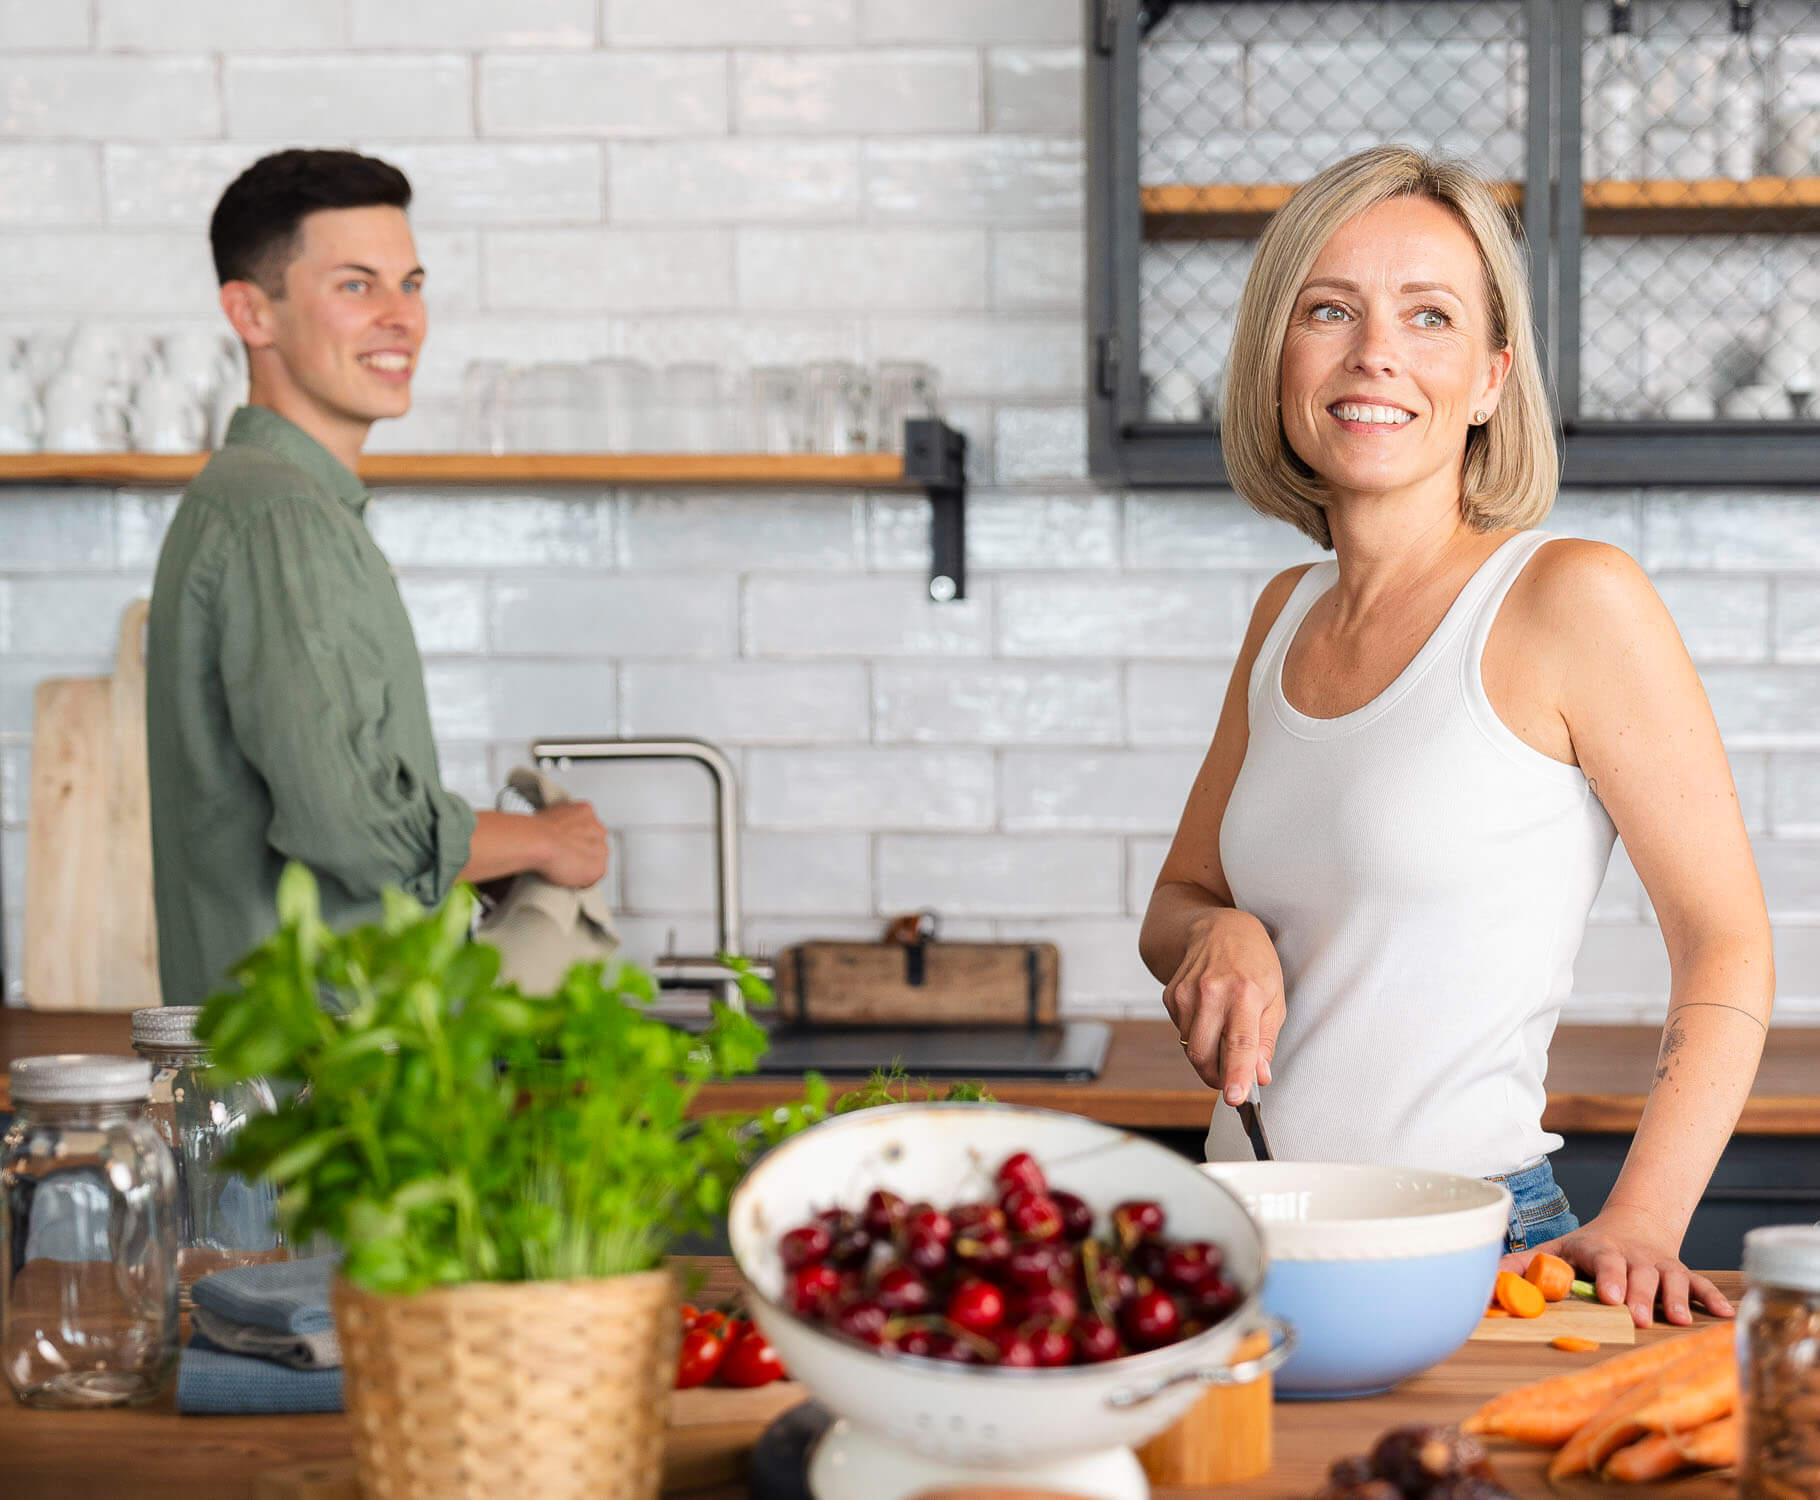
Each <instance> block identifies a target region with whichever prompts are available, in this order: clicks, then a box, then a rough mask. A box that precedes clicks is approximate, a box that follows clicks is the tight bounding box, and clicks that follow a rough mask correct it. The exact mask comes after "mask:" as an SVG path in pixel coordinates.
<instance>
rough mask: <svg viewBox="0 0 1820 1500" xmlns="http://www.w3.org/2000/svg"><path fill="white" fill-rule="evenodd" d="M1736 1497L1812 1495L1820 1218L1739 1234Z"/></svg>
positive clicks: (1816, 1446)
mask: <svg viewBox="0 0 1820 1500" xmlns="http://www.w3.org/2000/svg"><path fill="white" fill-rule="evenodd" d="M1744 1277H1745V1281H1746V1282H1747V1284H1748V1285H1747V1288H1746V1291H1745V1295H1744V1303H1743V1306H1741V1307H1740V1308H1739V1309H1738V1362H1739V1376H1740V1380H1741V1387H1742V1389H1741V1396H1740V1399H1741V1401H1742V1404H1743V1408H1744V1452H1743V1459H1744V1463H1743V1475H1742V1481H1741V1484H1740V1487H1739V1494H1740V1495H1741V1496H1742V1497H1743V1500H1784V1497H1786V1496H1791V1495H1820V1225H1814V1226H1812V1227H1806V1226H1802V1225H1777V1226H1775V1227H1774V1228H1770V1229H1753V1230H1751V1232H1750V1233H1749V1234H1747V1235H1745V1236H1744Z"/></svg>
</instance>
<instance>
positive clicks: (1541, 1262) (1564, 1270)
mask: <svg viewBox="0 0 1820 1500" xmlns="http://www.w3.org/2000/svg"><path fill="white" fill-rule="evenodd" d="M1523 1279H1524V1280H1525V1281H1527V1282H1528V1283H1529V1284H1530V1285H1531V1286H1533V1287H1535V1288H1536V1290H1538V1291H1539V1292H1541V1294H1542V1295H1543V1296H1544V1297H1545V1298H1547V1299H1548V1300H1549V1301H1550V1302H1565V1301H1566V1300H1567V1298H1568V1296H1569V1295H1570V1294H1571V1293H1572V1292H1573V1289H1574V1268H1573V1267H1572V1266H1570V1265H1569V1264H1568V1263H1567V1262H1566V1261H1564V1260H1562V1259H1561V1257H1560V1256H1558V1255H1549V1254H1547V1253H1546V1252H1544V1253H1543V1254H1541V1255H1538V1256H1536V1258H1535V1259H1534V1260H1532V1261H1530V1263H1529V1269H1528V1270H1526V1271H1525V1272H1524V1273H1523Z"/></svg>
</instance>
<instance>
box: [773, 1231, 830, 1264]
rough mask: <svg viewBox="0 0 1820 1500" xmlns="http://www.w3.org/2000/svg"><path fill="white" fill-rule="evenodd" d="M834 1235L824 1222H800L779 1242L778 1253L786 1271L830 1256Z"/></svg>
mask: <svg viewBox="0 0 1820 1500" xmlns="http://www.w3.org/2000/svg"><path fill="white" fill-rule="evenodd" d="M833 1245H834V1236H833V1235H831V1234H830V1233H829V1232H828V1226H827V1225H826V1224H822V1223H819V1222H817V1223H814V1224H799V1225H797V1226H796V1228H794V1229H792V1230H791V1231H789V1233H787V1234H786V1235H784V1237H783V1238H782V1239H780V1240H779V1241H778V1242H777V1253H778V1256H779V1257H780V1258H781V1259H782V1261H783V1263H784V1269H785V1270H786V1271H794V1270H797V1269H798V1268H799V1267H802V1266H812V1265H815V1264H817V1263H818V1262H820V1261H824V1260H826V1259H827V1258H828V1251H829V1250H830V1249H832V1248H833Z"/></svg>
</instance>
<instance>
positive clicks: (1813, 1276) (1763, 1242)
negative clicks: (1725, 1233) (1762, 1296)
mask: <svg viewBox="0 0 1820 1500" xmlns="http://www.w3.org/2000/svg"><path fill="white" fill-rule="evenodd" d="M1744 1274H1745V1275H1746V1276H1747V1277H1749V1278H1750V1280H1751V1281H1753V1282H1761V1283H1764V1284H1766V1285H1769V1286H1782V1287H1787V1288H1788V1289H1789V1290H1790V1291H1797V1292H1820V1224H1776V1225H1772V1226H1771V1227H1770V1228H1768V1229H1753V1230H1751V1231H1750V1233H1749V1234H1747V1235H1745V1236H1744Z"/></svg>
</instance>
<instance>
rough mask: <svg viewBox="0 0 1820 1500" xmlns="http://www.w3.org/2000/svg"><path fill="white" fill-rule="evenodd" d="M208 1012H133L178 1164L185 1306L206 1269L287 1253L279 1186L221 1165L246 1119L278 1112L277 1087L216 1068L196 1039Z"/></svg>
mask: <svg viewBox="0 0 1820 1500" xmlns="http://www.w3.org/2000/svg"><path fill="white" fill-rule="evenodd" d="M201 1014H202V1010H201V1007H200V1006H194V1005H166V1006H151V1007H149V1008H147V1009H145V1010H136V1011H134V1012H133V1050H134V1051H135V1052H137V1053H138V1054H139V1055H140V1056H141V1057H143V1058H144V1059H145V1060H146V1061H147V1062H149V1063H150V1064H151V1065H152V1093H151V1101H150V1109H149V1111H148V1113H149V1115H150V1117H151V1121H152V1124H153V1126H154V1127H156V1129H157V1131H158V1134H159V1135H160V1136H161V1137H163V1139H164V1143H165V1145H167V1146H169V1147H170V1149H171V1157H172V1160H173V1161H174V1162H175V1164H176V1168H177V1291H178V1296H179V1297H180V1298H181V1300H182V1302H183V1304H184V1305H185V1306H188V1305H189V1300H190V1287H191V1286H192V1285H193V1284H194V1283H195V1281H196V1278H197V1277H198V1276H206V1275H208V1274H209V1272H211V1271H222V1270H226V1269H227V1268H228V1267H229V1266H244V1265H251V1264H252V1263H253V1262H255V1261H264V1260H283V1259H285V1258H286V1255H287V1251H286V1249H285V1243H284V1236H283V1235H282V1234H280V1233H279V1230H278V1199H277V1194H276V1193H275V1192H274V1191H273V1189H272V1186H271V1184H270V1183H265V1182H248V1181H247V1180H246V1179H245V1178H243V1177H240V1176H238V1175H237V1174H235V1173H233V1172H228V1171H224V1170H222V1168H221V1167H220V1165H219V1163H220V1161H221V1158H222V1156H223V1155H225V1154H226V1152H227V1150H228V1148H229V1147H230V1146H232V1145H233V1144H234V1140H235V1137H237V1136H238V1135H239V1134H240V1131H241V1129H242V1127H243V1126H245V1124H246V1122H247V1121H248V1120H250V1119H251V1118H252V1117H253V1116H254V1115H264V1114H270V1113H271V1112H272V1110H273V1108H274V1107H275V1101H274V1099H273V1097H272V1090H271V1087H270V1086H269V1085H268V1084H267V1083H266V1082H265V1080H264V1079H261V1078H253V1079H246V1080H243V1081H241V1082H238V1083H230V1082H227V1081H225V1080H223V1079H221V1078H218V1077H216V1076H214V1075H213V1074H212V1073H211V1071H210V1068H209V1053H208V1049H207V1047H205V1046H204V1045H203V1044H202V1043H201V1042H199V1041H198V1040H197V1039H196V1018H197V1017H198V1016H199V1015H201Z"/></svg>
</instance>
